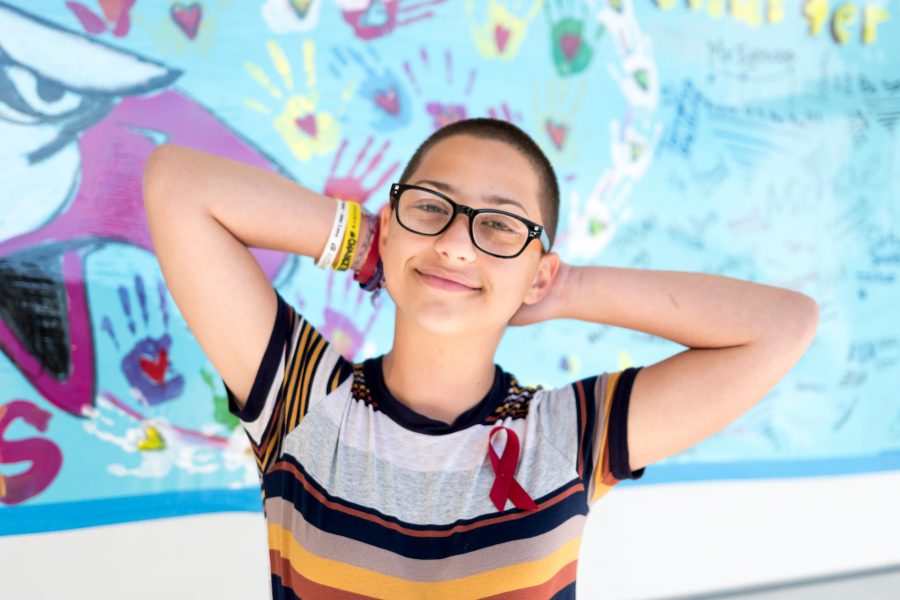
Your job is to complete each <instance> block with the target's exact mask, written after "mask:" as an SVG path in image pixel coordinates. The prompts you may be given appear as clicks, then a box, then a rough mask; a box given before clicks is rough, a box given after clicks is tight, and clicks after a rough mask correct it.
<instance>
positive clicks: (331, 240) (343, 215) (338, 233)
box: [316, 199, 347, 269]
mask: <svg viewBox="0 0 900 600" xmlns="http://www.w3.org/2000/svg"><path fill="white" fill-rule="evenodd" d="M337 203H338V205H337V210H336V211H335V212H334V222H333V223H332V224H331V232H330V233H329V234H328V241H327V242H325V248H324V249H323V250H322V255H321V256H319V260H317V261H316V266H317V267H318V268H320V269H328V268H329V267H331V263H332V262H334V259H335V256H336V255H337V251H338V248H340V246H341V240H342V239H343V237H344V229H345V228H346V227H347V203H346V202H344V201H343V200H340V199H338V200H337Z"/></svg>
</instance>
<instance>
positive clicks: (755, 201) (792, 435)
mask: <svg viewBox="0 0 900 600" xmlns="http://www.w3.org/2000/svg"><path fill="white" fill-rule="evenodd" d="M897 10H898V7H897V6H896V5H895V4H894V3H893V2H889V1H877V0H871V1H867V0H859V1H856V2H854V1H847V2H829V0H805V1H796V2H788V1H777V0H731V1H725V0H706V1H704V0H656V1H652V0H594V1H577V0H487V1H481V0H478V1H476V0H328V1H325V0H265V1H260V2H238V1H236V0H203V1H196V2H181V1H177V2H173V1H170V0H83V1H82V2H75V1H69V2H66V1H63V0H59V1H57V0H41V1H40V2H26V1H16V2H3V1H0V350H2V352H0V535H11V534H23V533H33V532H40V531H53V530H60V529H69V528H75V527H87V526H92V525H101V524H107V523H116V522H123V521H134V520H141V519H149V518H157V517H165V516H176V515H185V514H193V513H202V512H215V511H227V510H260V509H261V503H260V495H259V487H258V486H259V480H258V476H257V472H256V467H255V463H254V462H253V460H252V458H251V456H250V454H249V450H248V446H247V442H246V437H245V435H244V433H243V431H242V430H241V428H240V426H239V424H238V422H237V420H236V419H235V418H234V417H233V416H232V415H231V414H230V413H229V412H228V410H227V404H226V398H225V390H224V384H223V382H222V380H221V378H220V377H219V376H218V374H217V373H216V372H215V370H214V369H213V367H212V365H211V363H210V362H209V361H208V360H207V358H206V357H205V355H204V353H203V352H202V350H201V349H200V347H199V345H198V344H197V343H196V341H195V340H194V339H193V338H192V336H191V334H190V331H189V330H188V328H187V326H186V324H185V322H184V320H183V319H182V317H181V315H180V313H179V311H178V308H177V306H176V305H175V304H174V302H173V301H172V298H171V296H170V295H169V293H168V291H167V289H166V286H165V283H164V281H163V278H162V275H161V272H160V269H159V265H158V263H157V261H156V259H155V257H154V254H153V246H152V243H151V240H150V237H149V233H148V229H147V225H146V222H145V219H144V212H143V205H142V198H141V186H140V183H141V173H142V169H143V164H144V161H145V160H146V158H147V156H148V155H149V153H150V152H151V150H152V149H153V148H154V147H155V146H156V145H158V144H161V143H164V142H172V143H177V144H181V145H186V146H193V147H195V148H199V149H201V150H206V151H209V152H214V153H217V154H220V155H223V156H227V157H229V158H233V159H235V160H240V161H243V162H246V163H249V164H252V165H255V166H258V167H261V168H265V169H270V170H272V171H276V172H279V173H282V174H284V175H286V176H289V177H291V178H293V179H295V180H296V181H298V182H300V183H302V184H303V185H306V186H308V187H311V188H313V189H317V190H321V191H323V192H324V193H326V194H329V195H333V196H338V197H342V198H348V199H355V200H357V201H359V202H362V203H364V204H366V205H367V207H368V208H369V209H370V210H373V211H374V210H377V209H378V208H380V207H381V206H382V205H383V204H384V203H385V202H386V201H387V190H388V186H389V184H390V182H392V181H393V180H394V179H393V178H395V177H397V176H399V172H400V169H401V168H402V166H403V165H404V164H405V161H406V160H407V159H408V158H409V156H410V155H411V154H412V152H413V151H414V150H415V148H416V146H417V145H418V144H419V143H420V142H421V141H422V140H423V139H424V138H425V137H426V136H427V135H428V134H429V133H431V132H432V131H434V130H435V129H437V128H439V127H441V126H442V125H444V124H446V123H449V122H452V121H454V120H457V119H461V118H465V117H470V116H493V117H496V118H501V119H505V120H508V121H510V122H513V123H515V124H517V125H519V126H520V127H522V128H524V129H525V130H527V131H528V132H529V133H530V134H531V135H532V136H533V137H534V138H535V139H536V141H538V143H539V144H540V145H541V146H542V148H543V149H544V151H545V152H546V153H547V155H548V157H549V158H550V159H551V161H552V162H553V164H554V166H555V167H556V169H557V174H558V177H559V180H560V184H561V191H562V194H563V197H562V206H561V213H560V227H559V233H558V237H557V244H556V250H557V251H558V252H559V253H560V254H561V255H562V256H563V258H564V259H565V260H567V261H570V262H572V263H576V264H605V265H612V266H625V267H638V268H654V269H671V270H686V271H703V272H707V273H716V274H723V275H729V276H733V277H739V278H743V279H749V280H752V281H757V282H760V283H768V284H772V285H778V286H782V287H787V288H790V289H795V290H797V291H801V292H803V293H805V294H808V295H810V296H812V297H813V298H815V299H816V300H817V301H818V302H819V304H820V306H821V310H822V314H821V322H820V327H819V334H818V337H817V339H816V340H815V341H814V343H813V345H812V346H811V347H810V349H809V351H808V352H807V354H806V355H805V356H804V357H803V359H802V360H801V362H800V363H799V364H798V365H797V367H796V368H794V369H793V370H792V371H791V373H789V374H788V375H787V377H786V378H785V379H784V380H782V382H781V383H779V385H778V386H777V387H776V388H775V389H774V390H773V391H772V392H771V393H770V394H769V395H768V396H767V397H766V398H765V399H763V400H762V401H761V402H760V403H759V404H758V405H757V406H756V407H754V409H752V410H751V411H750V412H749V413H747V414H746V415H744V417H742V418H741V419H740V420H739V421H737V422H735V423H734V424H733V425H732V426H730V427H728V428H727V429H726V430H724V431H722V432H721V433H719V434H718V435H716V436H714V437H713V438H710V439H709V440H706V441H705V442H703V443H701V444H699V445H697V446H695V447H693V448H691V449H689V450H687V451H685V452H683V453H681V454H679V455H677V456H673V457H671V458H669V459H667V460H665V461H662V462H660V463H657V464H655V465H653V466H652V468H650V469H648V470H647V474H646V476H645V477H644V478H643V479H642V480H640V481H635V482H632V481H629V482H624V483H623V485H654V484H658V483H662V482H672V481H703V480H706V481H712V480H720V479H741V478H773V477H810V476H818V475H838V474H852V473H860V472H873V471H886V470H897V469H900V401H898V399H900V396H898V393H897V389H898V384H900V318H898V317H896V316H895V313H896V310H897V306H898V305H900V281H898V277H900V231H898V216H897V215H898V210H900V200H898V197H900V194H898V191H900V189H898V188H900V161H898V160H897V154H898V152H900V134H898V129H900V127H898V124H900V58H898V57H900V21H898V19H897V16H896V13H897ZM247 201H248V202H252V201H253V199H252V198H247ZM253 253H254V255H255V256H256V258H257V259H258V261H259V262H260V264H261V265H262V267H263V269H264V271H265V272H266V274H267V275H268V277H269V279H270V280H271V281H272V284H273V286H275V287H276V288H277V289H278V290H279V291H280V293H281V294H282V295H283V296H284V297H285V298H286V299H288V300H289V301H290V302H292V303H293V304H294V306H295V307H296V308H297V309H298V310H300V311H301V312H303V313H304V314H305V315H306V316H307V317H308V318H309V319H310V320H311V321H312V322H313V323H314V324H315V325H316V326H317V327H318V328H319V329H320V330H321V331H322V332H323V333H324V334H325V335H326V336H327V337H328V338H329V339H330V340H331V341H332V343H333V344H335V345H336V346H337V347H338V348H339V349H340V351H341V352H342V353H343V354H344V355H345V356H347V357H348V358H350V359H353V360H362V359H364V358H367V357H369V356H374V355H376V354H380V353H383V352H385V351H387V350H388V348H389V344H390V335H391V332H392V323H391V318H392V317H391V314H392V311H391V309H390V298H389V297H386V295H382V297H381V298H380V299H379V300H378V301H377V302H370V301H369V296H368V295H366V294H364V293H362V292H360V291H359V288H358V287H357V286H356V285H355V284H353V282H352V278H351V277H349V276H346V274H338V273H324V272H322V271H320V270H318V269H315V268H314V266H313V263H312V261H311V260H310V259H307V258H300V257H297V256H292V255H288V254H285V253H280V252H274V251H269V250H259V249H254V250H253ZM221 292H222V293H228V290H221ZM610 293H615V290H610ZM680 349H681V347H680V346H678V345H676V344H674V343H671V342H669V341H667V340H663V339H659V338H653V337H651V336H647V335H645V334H642V333H638V332H633V331H627V330H622V329H614V328H611V327H606V326H601V325H596V324H588V323H579V322H575V321H559V322H552V323H541V324H539V325H535V326H529V327H524V328H514V329H511V330H510V331H509V332H508V334H507V337H506V338H505V339H504V342H503V343H502V344H501V347H500V351H499V353H498V356H497V362H498V363H500V364H502V365H503V366H504V367H505V368H507V370H510V371H512V372H514V373H517V374H519V376H520V379H522V381H523V383H525V384H543V385H546V386H558V385H562V384H564V383H566V382H568V381H571V380H574V379H576V378H581V377H585V376H587V375H589V374H591V373H594V372H602V371H608V370H613V369H621V368H624V367H627V366H631V365H641V364H649V363H651V362H655V361H657V360H661V359H662V358H665V357H667V356H669V355H671V354H673V353H675V352H678V351H679V350H680Z"/></svg>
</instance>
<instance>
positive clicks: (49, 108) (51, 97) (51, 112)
mask: <svg viewBox="0 0 900 600" xmlns="http://www.w3.org/2000/svg"><path fill="white" fill-rule="evenodd" d="M2 79H6V80H7V81H8V82H9V83H10V84H11V85H10V86H9V87H8V88H6V89H5V90H4V89H3V88H4V87H6V86H2V85H0V105H5V110H3V112H4V113H6V112H7V111H13V112H15V113H18V114H20V115H21V116H22V117H25V116H26V115H28V117H32V116H33V115H43V116H48V117H57V116H60V115H63V114H65V113H69V112H72V111H75V110H77V109H78V108H79V107H80V106H81V103H82V100H83V99H84V96H82V95H81V94H77V93H74V92H72V91H70V90H68V89H66V88H65V87H63V86H62V85H60V84H58V83H55V82H53V81H50V80H49V79H44V78H43V77H39V76H36V75H35V74H34V73H32V72H31V71H29V70H28V69H23V68H22V67H19V66H18V65H5V66H4V67H3V74H2V75H0V80H2ZM26 118H27V117H26ZM27 120H28V121H31V118H27Z"/></svg>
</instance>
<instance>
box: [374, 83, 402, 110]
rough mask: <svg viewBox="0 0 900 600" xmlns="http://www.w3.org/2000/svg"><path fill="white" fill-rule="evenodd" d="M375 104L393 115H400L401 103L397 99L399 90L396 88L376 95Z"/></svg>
mask: <svg viewBox="0 0 900 600" xmlns="http://www.w3.org/2000/svg"><path fill="white" fill-rule="evenodd" d="M375 104H377V105H378V106H380V107H381V108H383V109H384V110H386V111H387V112H389V113H391V114H392V115H397V114H399V113H400V101H399V100H398V98H397V90H395V89H394V88H388V90H387V91H385V92H378V93H377V94H375Z"/></svg>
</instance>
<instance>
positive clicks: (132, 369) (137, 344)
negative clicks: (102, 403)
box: [101, 275, 184, 406]
mask: <svg viewBox="0 0 900 600" xmlns="http://www.w3.org/2000/svg"><path fill="white" fill-rule="evenodd" d="M156 291H157V293H158V299H159V306H158V309H159V311H158V314H159V315H160V316H161V318H162V322H163V329H164V330H165V332H164V333H163V334H162V335H161V336H160V337H152V336H150V335H149V334H148V333H147V329H148V328H149V326H150V312H149V306H148V299H147V291H146V289H145V287H144V279H143V278H142V277H141V276H140V275H135V277H134V290H133V294H134V297H135V298H136V299H137V305H136V306H135V304H134V303H133V302H132V291H131V290H129V289H128V288H126V287H125V286H124V285H120V286H118V294H119V305H120V308H121V309H122V313H123V315H124V317H125V320H126V322H127V324H128V332H129V333H130V335H129V334H126V333H124V332H122V331H121V330H120V331H119V332H118V334H117V332H116V328H115V327H114V325H113V321H112V319H111V318H110V317H109V315H105V316H104V317H103V321H102V324H101V329H102V330H103V331H105V332H106V333H107V334H108V335H109V337H110V338H111V339H112V342H113V344H114V345H115V347H116V349H117V350H119V351H120V352H121V351H122V346H125V347H126V348H127V347H130V349H129V350H127V352H125V355H124V356H123V357H122V361H121V363H120V365H121V369H122V373H123V375H124V376H125V379H126V380H127V381H128V384H129V386H130V388H131V393H132V394H133V395H134V396H135V399H136V400H137V401H138V402H139V403H140V404H142V405H144V406H156V405H159V404H162V403H163V402H167V401H169V400H172V399H174V398H177V397H178V396H180V395H181V393H182V391H183V390H184V377H183V376H182V375H179V374H177V373H176V372H175V369H174V368H173V367H172V364H171V352H170V351H171V347H172V336H171V335H170V334H169V331H168V329H169V307H168V302H167V300H166V289H165V285H164V284H163V283H162V282H158V285H157V288H156ZM137 309H140V320H136V319H135V316H136V315H135V311H136V310H137ZM139 327H140V329H141V330H140V331H139V330H138V328H139ZM119 336H122V339H121V340H120V339H119Z"/></svg>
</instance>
